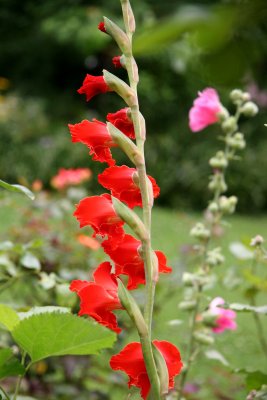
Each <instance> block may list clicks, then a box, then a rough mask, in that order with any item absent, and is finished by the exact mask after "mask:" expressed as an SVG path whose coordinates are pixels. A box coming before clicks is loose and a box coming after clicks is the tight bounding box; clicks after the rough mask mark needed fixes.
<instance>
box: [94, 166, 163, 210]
mask: <svg viewBox="0 0 267 400" xmlns="http://www.w3.org/2000/svg"><path fill="white" fill-rule="evenodd" d="M136 174H137V170H136V169H135V168H129V167H127V166H126V165H122V166H114V167H109V168H107V169H105V171H104V172H102V174H99V175H98V182H99V183H100V184H101V185H102V186H104V188H106V189H108V190H110V191H111V194H112V196H114V197H117V198H118V199H119V200H121V201H123V202H125V203H126V204H127V205H128V206H129V207H130V208H133V207H136V206H139V207H142V198H141V192H140V188H139V186H138V185H137V184H136V180H135V175H136ZM148 179H149V180H150V182H151V184H152V187H153V195H154V198H156V197H158V196H159V191H160V189H159V187H158V185H157V184H156V181H155V179H154V178H152V177H151V176H148Z"/></svg>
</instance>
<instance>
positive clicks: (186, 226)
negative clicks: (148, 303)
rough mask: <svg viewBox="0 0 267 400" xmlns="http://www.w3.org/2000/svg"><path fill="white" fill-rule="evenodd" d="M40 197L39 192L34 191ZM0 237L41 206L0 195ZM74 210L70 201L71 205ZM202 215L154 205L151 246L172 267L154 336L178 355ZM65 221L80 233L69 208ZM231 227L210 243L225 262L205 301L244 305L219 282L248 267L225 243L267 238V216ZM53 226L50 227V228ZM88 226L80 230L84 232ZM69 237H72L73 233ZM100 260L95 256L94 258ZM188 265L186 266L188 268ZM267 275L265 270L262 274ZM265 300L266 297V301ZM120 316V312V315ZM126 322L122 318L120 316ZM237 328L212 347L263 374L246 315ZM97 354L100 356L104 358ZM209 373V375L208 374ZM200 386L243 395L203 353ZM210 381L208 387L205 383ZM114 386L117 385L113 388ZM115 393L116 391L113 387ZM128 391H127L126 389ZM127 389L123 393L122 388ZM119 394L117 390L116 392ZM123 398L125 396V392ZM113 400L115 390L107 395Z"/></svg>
mask: <svg viewBox="0 0 267 400" xmlns="http://www.w3.org/2000/svg"><path fill="white" fill-rule="evenodd" d="M37 200H38V195H37ZM0 205H1V206H0V240H1V241H2V240H9V235H10V233H11V232H12V231H14V230H18V229H22V230H23V225H24V223H25V221H26V220H27V216H28V213H27V210H30V209H33V212H34V213H36V214H38V215H39V216H40V215H41V213H42V210H41V209H40V208H38V207H36V203H35V202H30V201H29V200H27V199H24V198H23V196H20V195H12V196H4V197H3V198H2V200H1V202H0ZM73 209H74V204H73ZM201 218H202V216H201V214H198V213H193V212H192V213H187V212H182V211H178V210H167V209H161V208H155V209H154V212H153V245H154V248H155V249H159V250H162V251H164V252H165V254H166V255H167V257H168V261H169V265H171V266H172V267H173V274H171V275H166V276H162V278H161V280H160V284H159V285H158V288H157V297H156V307H155V311H156V313H155V319H154V336H155V337H156V338H157V339H161V340H163V339H164V340H170V341H172V342H173V343H175V344H176V345H177V346H179V348H180V349H181V353H182V357H185V354H186V345H187V339H188V330H187V329H188V325H187V324H188V322H187V317H188V315H187V314H186V313H185V312H181V311H180V310H179V309H178V307H177V305H178V303H179V301H180V300H181V298H182V293H183V288H182V287H181V284H180V278H181V274H182V272H183V270H185V269H186V268H188V267H187V257H188V255H187V253H188V251H189V250H188V249H190V246H191V245H192V244H193V240H192V239H191V238H190V236H189V231H190V229H191V227H192V226H193V225H194V223H195V222H196V221H198V220H201ZM66 219H67V223H68V225H69V227H70V230H69V234H70V235H71V234H72V233H73V232H75V231H76V232H77V233H78V232H79V228H78V224H77V221H76V220H75V218H73V217H72V215H71V211H69V212H68V213H67V214H66ZM228 222H229V226H227V227H225V232H224V233H225V234H224V235H223V236H222V237H221V238H218V239H216V243H215V244H214V247H216V246H218V245H221V246H222V247H223V249H224V254H225V256H226V262H225V264H224V265H223V266H221V267H219V268H218V272H219V273H218V276H219V279H218V282H217V283H216V285H215V288H213V289H212V290H210V291H207V293H206V295H207V304H208V301H209V300H210V299H211V298H213V297H215V296H218V295H219V296H222V297H223V298H225V299H226V300H227V301H229V302H240V303H245V302H246V299H244V296H243V290H244V287H239V288H234V289H232V290H231V289H230V288H227V287H225V286H223V285H222V279H223V278H224V276H225V275H226V274H227V271H228V269H229V268H230V267H232V266H235V268H236V270H237V271H238V273H239V272H240V276H241V277H242V268H245V267H248V265H249V263H250V261H246V262H242V263H240V262H237V260H236V259H235V258H234V257H233V256H232V255H231V253H230V252H229V244H230V243H231V242H232V241H244V243H249V241H250V239H251V238H252V237H253V236H255V235H256V234H261V235H262V236H263V237H265V238H267V215H258V216H244V215H242V216H240V215H236V216H231V217H229V218H228ZM53 226H54V228H53ZM56 228H57V221H51V229H52V230H53V229H56ZM86 231H87V232H88V229H84V232H86ZM72 237H73V236H72ZM99 256H100V258H101V257H102V256H101V255H99ZM97 258H98V257H97ZM191 267H192V266H190V268H191ZM263 274H265V276H266V272H263ZM136 295H137V297H138V296H140V297H142V294H141V291H136ZM259 301H260V303H261V302H263V301H264V296H260V297H259ZM265 302H266V300H265ZM119 315H120V313H119ZM262 318H263V319H265V321H264V323H265V329H266V331H267V321H266V317H265V318H264V317H262ZM122 319H123V321H124V316H122ZM171 320H182V321H183V322H182V323H181V324H180V325H170V324H169V321H171ZM237 321H238V329H237V331H235V332H225V333H224V334H222V335H217V336H216V339H217V340H216V344H215V345H214V346H212V347H213V348H215V349H217V350H219V351H220V352H221V353H222V354H223V355H224V357H225V358H226V359H227V360H228V361H229V363H230V365H231V368H233V369H234V368H249V369H250V370H254V369H260V370H262V371H265V372H266V360H264V357H263V355H262V352H261V349H260V347H259V344H258V341H257V337H256V330H255V326H254V321H253V319H252V317H251V315H250V314H249V313H240V314H238V317H237ZM135 339H137V338H136V336H135V333H133V332H130V334H129V335H128V334H127V335H124V334H123V335H122V336H121V339H120V340H119V342H118V344H117V346H116V348H115V351H117V350H119V349H120V348H121V347H122V343H121V341H125V340H127V341H131V340H135ZM102 357H103V363H105V364H106V363H107V354H106V353H104V354H103V355H102ZM102 357H101V358H102ZM207 376H208V378H207ZM190 381H193V382H195V383H197V384H198V385H199V386H200V387H201V391H200V395H199V396H200V397H198V398H199V399H207V398H208V399H209V400H213V399H234V400H241V399H244V398H245V396H246V390H245V388H244V382H243V380H242V379H240V378H239V377H237V376H235V374H233V373H232V370H231V369H228V368H226V367H224V366H222V365H221V364H219V363H218V362H217V361H212V360H207V359H205V358H204V357H203V356H201V359H200V360H199V361H198V363H196V365H195V367H194V371H192V374H191V379H190ZM207 382H208V385H207ZM116 390H117V389H116ZM116 390H115V391H114V395H115V393H117V391H116ZM125 390H126V389H125ZM125 393H126V392H125ZM116 396H118V394H116ZM125 396H126V394H125ZM111 399H112V400H113V399H114V397H113V394H112V395H111Z"/></svg>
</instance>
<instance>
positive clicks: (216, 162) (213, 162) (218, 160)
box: [209, 151, 228, 169]
mask: <svg viewBox="0 0 267 400" xmlns="http://www.w3.org/2000/svg"><path fill="white" fill-rule="evenodd" d="M209 164H210V166H211V167H212V168H219V169H223V168H226V167H227V165H228V161H227V158H226V157H225V154H224V152H223V151H218V152H217V153H216V156H215V157H212V158H211V159H210V161H209Z"/></svg>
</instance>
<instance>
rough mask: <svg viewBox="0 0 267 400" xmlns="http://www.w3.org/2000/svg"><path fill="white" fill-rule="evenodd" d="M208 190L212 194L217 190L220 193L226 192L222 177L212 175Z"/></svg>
mask: <svg viewBox="0 0 267 400" xmlns="http://www.w3.org/2000/svg"><path fill="white" fill-rule="evenodd" d="M208 188H209V189H210V190H211V191H213V192H215V191H216V190H219V191H220V192H221V193H223V192H225V191H226V190H227V185H226V183H225V180H224V177H223V175H221V174H214V175H212V177H211V180H210V183H209V185H208Z"/></svg>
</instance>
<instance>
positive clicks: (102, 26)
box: [98, 21, 107, 33]
mask: <svg viewBox="0 0 267 400" xmlns="http://www.w3.org/2000/svg"><path fill="white" fill-rule="evenodd" d="M98 29H99V30H100V31H101V32H104V33H107V31H106V28H105V23H104V21H101V22H99V24H98Z"/></svg>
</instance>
